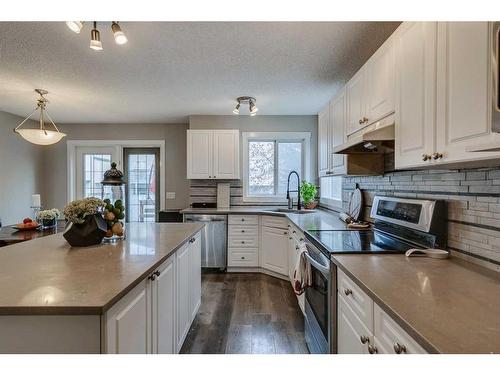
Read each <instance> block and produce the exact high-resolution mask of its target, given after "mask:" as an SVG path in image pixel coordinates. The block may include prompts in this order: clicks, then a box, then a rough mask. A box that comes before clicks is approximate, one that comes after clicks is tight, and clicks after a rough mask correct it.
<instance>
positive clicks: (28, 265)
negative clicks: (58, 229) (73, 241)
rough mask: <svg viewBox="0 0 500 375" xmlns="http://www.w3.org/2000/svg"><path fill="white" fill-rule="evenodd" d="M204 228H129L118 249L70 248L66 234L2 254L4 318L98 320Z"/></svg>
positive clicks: (154, 225)
mask: <svg viewBox="0 0 500 375" xmlns="http://www.w3.org/2000/svg"><path fill="white" fill-rule="evenodd" d="M202 228H203V225H202V224H196V223H130V224H127V232H126V235H127V238H126V240H124V241H119V242H117V243H115V244H101V245H98V246H91V247H82V248H72V247H70V246H69V244H68V243H67V242H66V240H65V239H64V238H63V237H62V233H59V234H54V235H51V236H47V237H43V238H37V239H34V240H32V241H26V242H23V243H18V244H15V245H11V246H6V247H2V248H0V315H100V314H103V313H104V312H105V311H106V310H107V309H109V308H110V307H111V306H112V305H113V304H114V303H115V302H116V301H118V300H119V299H120V298H121V297H122V296H124V295H125V294H126V293H127V292H128V291H130V290H131V289H132V288H133V287H134V286H135V285H137V284H138V283H139V282H140V281H141V280H143V279H144V278H145V277H147V276H148V275H149V274H150V273H151V272H152V271H154V269H155V268H156V267H158V266H159V265H160V264H161V263H162V262H163V261H164V260H165V259H167V258H168V257H169V256H170V255H171V254H173V253H174V252H175V251H176V250H177V249H179V248H180V247H181V246H182V245H183V244H184V243H186V242H187V241H188V240H189V239H190V238H191V237H192V236H193V235H195V234H196V233H198V232H199V231H200V230H201V229H202Z"/></svg>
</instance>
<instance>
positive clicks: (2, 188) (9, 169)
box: [0, 112, 46, 225]
mask: <svg viewBox="0 0 500 375" xmlns="http://www.w3.org/2000/svg"><path fill="white" fill-rule="evenodd" d="M22 120H23V118H21V117H19V116H15V115H12V114H10V113H6V112H0V219H1V220H2V225H11V224H15V223H19V222H21V221H22V220H23V218H25V217H27V216H29V217H31V216H32V210H31V208H30V206H31V195H32V194H36V193H39V194H41V195H42V205H44V206H45V203H46V202H45V200H44V192H43V183H42V182H43V180H44V176H43V158H42V156H43V147H42V146H36V145H33V144H31V143H29V142H27V141H25V140H24V139H22V138H21V137H20V136H19V135H18V134H16V133H14V132H13V129H14V128H15V127H17V125H19V123H21V121H22ZM24 126H27V127H36V126H37V125H36V123H35V122H34V121H28V122H27V123H26V124H25V125H24Z"/></svg>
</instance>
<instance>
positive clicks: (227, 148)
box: [187, 130, 240, 179]
mask: <svg viewBox="0 0 500 375" xmlns="http://www.w3.org/2000/svg"><path fill="white" fill-rule="evenodd" d="M239 134H240V132H239V130H188V131H187V178H188V179H239V178H240V137H239Z"/></svg>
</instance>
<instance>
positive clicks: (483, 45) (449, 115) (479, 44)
mask: <svg viewBox="0 0 500 375" xmlns="http://www.w3.org/2000/svg"><path fill="white" fill-rule="evenodd" d="M491 27H492V24H491V23H488V22H439V23H438V58H437V69H438V76H437V77H438V80H437V129H436V130H437V132H436V135H437V137H436V139H437V145H436V152H437V153H438V159H436V162H437V163H439V162H442V163H451V162H457V161H472V160H477V159H485V158H487V159H492V158H498V157H500V152H468V151H467V150H466V149H467V148H468V147H470V146H476V145H478V144H481V143H485V142H488V141H490V140H492V138H493V136H494V135H492V133H491V113H490V112H491V96H490V95H491V94H490V93H491V86H490V85H491V77H490V69H491V67H490V63H491V61H490V44H491V43H492V41H491ZM441 155H442V157H441Z"/></svg>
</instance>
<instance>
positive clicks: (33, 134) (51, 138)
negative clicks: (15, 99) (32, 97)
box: [14, 89, 66, 146]
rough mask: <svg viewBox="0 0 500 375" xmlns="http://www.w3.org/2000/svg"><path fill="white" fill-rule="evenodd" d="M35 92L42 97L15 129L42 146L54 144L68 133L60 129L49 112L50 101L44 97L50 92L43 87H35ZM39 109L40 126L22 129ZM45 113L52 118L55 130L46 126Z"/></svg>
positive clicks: (31, 141) (30, 140)
mask: <svg viewBox="0 0 500 375" xmlns="http://www.w3.org/2000/svg"><path fill="white" fill-rule="evenodd" d="M35 92H37V93H38V94H39V95H40V98H38V100H37V105H36V108H35V110H34V111H33V112H31V114H30V115H29V116H28V117H26V118H25V119H24V120H23V122H21V123H20V124H19V125H18V126H17V128H15V129H14V131H15V132H16V133H17V134H19V135H20V136H21V137H23V138H24V139H25V140H27V141H28V142H30V143H33V144H35V145H41V146H47V145H52V144H54V143H57V142H59V141H60V140H61V139H63V137H65V136H66V134H65V133H61V132H60V131H59V129H58V128H57V126H56V124H54V121H52V118H51V117H50V115H49V113H48V112H47V109H46V107H47V103H48V102H49V101H48V100H47V99H46V98H45V97H44V95H46V94H48V91H47V90H43V89H35ZM38 110H40V119H39V123H40V127H39V128H38V129H26V128H24V129H21V126H22V125H23V124H24V123H25V122H26V121H28V119H29V118H30V117H31V116H33V114H34V113H35V112H37V111H38ZM45 115H47V118H48V119H49V120H50V123H51V124H52V126H53V127H54V129H55V130H48V129H47V128H46V127H45Z"/></svg>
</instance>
